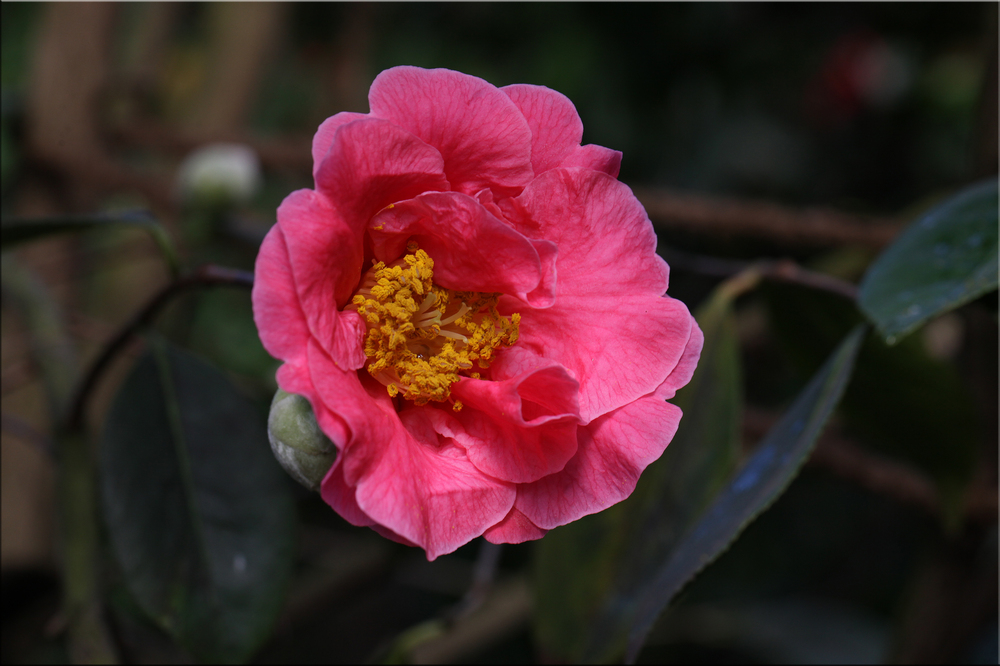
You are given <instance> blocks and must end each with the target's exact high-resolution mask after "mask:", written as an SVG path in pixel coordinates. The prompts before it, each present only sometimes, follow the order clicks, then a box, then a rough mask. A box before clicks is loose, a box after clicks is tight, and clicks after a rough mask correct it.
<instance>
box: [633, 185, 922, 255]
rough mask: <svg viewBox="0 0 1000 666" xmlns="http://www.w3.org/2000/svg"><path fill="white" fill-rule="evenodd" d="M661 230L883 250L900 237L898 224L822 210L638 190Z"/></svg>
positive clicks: (637, 193)
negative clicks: (897, 236) (861, 246)
mask: <svg viewBox="0 0 1000 666" xmlns="http://www.w3.org/2000/svg"><path fill="white" fill-rule="evenodd" d="M635 194H636V197H638V199H639V201H641V202H642V205H643V206H644V207H645V208H646V212H647V213H648V214H649V217H650V219H651V220H652V221H653V224H654V226H656V227H658V228H670V229H683V230H685V231H690V232H695V233H702V234H705V233H707V234H713V235H720V234H733V235H743V236H756V237H760V238H768V239H771V240H775V241H779V242H782V243H794V244H802V245H819V246H830V245H863V246H866V247H872V248H876V249H879V248H882V247H885V246H886V245H888V244H889V243H890V242H892V239H893V238H895V237H896V235H897V234H898V233H899V232H900V231H901V229H902V226H901V225H900V224H899V222H898V221H897V220H892V219H885V218H876V217H862V216H855V215H850V214H848V213H842V212H840V211H835V210H829V209H822V208H799V209H796V208H790V207H788V206H780V205H777V204H773V203H768V202H763V201H742V200H737V199H721V198H716V197H707V196H698V195H692V194H681V193H677V192H669V191H664V190H654V189H644V188H637V189H636V190H635Z"/></svg>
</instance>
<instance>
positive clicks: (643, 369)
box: [501, 169, 694, 423]
mask: <svg viewBox="0 0 1000 666" xmlns="http://www.w3.org/2000/svg"><path fill="white" fill-rule="evenodd" d="M507 208H508V212H509V213H510V215H511V217H512V218H514V219H515V223H516V226H517V228H519V229H522V230H524V232H525V233H529V234H530V235H532V237H536V238H544V239H546V240H551V241H553V242H555V243H556V245H557V246H558V247H559V256H558V259H557V261H556V270H557V274H558V279H557V294H556V302H555V305H553V306H552V307H551V308H549V309H547V310H538V309H525V308H522V310H521V342H520V343H519V344H522V345H524V346H526V347H528V348H529V349H531V350H533V351H535V352H536V353H538V354H539V355H540V356H544V357H545V358H550V359H552V360H554V361H556V362H557V363H560V364H562V365H563V366H565V367H566V368H567V369H569V370H570V372H572V373H573V375H574V376H575V377H576V379H577V381H579V382H580V416H581V418H582V419H583V420H584V421H583V422H584V423H588V422H589V421H590V420H592V419H594V418H596V417H597V416H600V415H601V414H605V413H607V412H609V411H611V410H613V409H616V408H618V407H621V406H622V405H625V404H628V403H629V402H632V401H633V400H636V399H637V398H640V397H642V396H645V395H649V394H650V393H652V392H653V391H654V390H655V389H656V388H657V387H658V386H660V385H661V384H662V383H663V381H664V379H666V378H667V376H668V375H669V374H670V373H671V372H672V371H673V370H674V367H675V366H676V365H677V363H678V361H679V360H680V358H681V355H682V353H683V352H684V349H685V347H686V344H687V341H688V338H689V337H690V335H691V333H690V331H691V326H692V325H693V321H694V319H693V317H691V315H690V313H689V312H688V310H687V307H686V306H685V305H684V304H683V303H681V302H680V301H677V300H674V299H672V298H668V297H663V296H661V295H662V294H663V292H664V291H665V290H666V287H667V266H666V264H665V263H664V262H663V260H662V259H660V258H659V257H658V256H656V253H655V249H656V235H655V234H654V233H653V228H652V225H651V224H650V222H649V219H648V218H647V217H646V214H645V211H644V210H643V208H642V206H641V205H640V204H639V202H638V200H636V198H635V197H634V196H633V195H632V193H631V191H630V190H629V189H628V188H627V187H626V186H625V185H623V184H621V183H619V182H618V181H616V180H614V179H612V178H610V177H608V176H606V175H604V174H599V173H597V172H594V171H587V170H583V169H554V170H552V171H548V172H546V173H544V174H542V175H541V176H539V177H538V178H537V179H536V180H535V181H534V182H532V184H531V185H530V186H528V187H527V188H526V189H525V191H524V193H523V194H522V195H521V196H520V197H518V198H517V199H516V200H515V201H514V202H513V203H512V204H509V205H508V206H507ZM531 227H534V230H533V231H532V230H531ZM501 305H502V306H503V307H502V308H501V310H502V311H505V312H508V311H510V310H512V309H513V310H516V309H517V308H516V304H515V303H512V302H510V301H507V300H504V301H502V302H501Z"/></svg>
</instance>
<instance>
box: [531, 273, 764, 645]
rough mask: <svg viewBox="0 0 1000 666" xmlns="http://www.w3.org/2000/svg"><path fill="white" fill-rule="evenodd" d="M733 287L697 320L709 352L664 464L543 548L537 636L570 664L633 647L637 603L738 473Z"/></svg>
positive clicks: (680, 398)
mask: <svg viewBox="0 0 1000 666" xmlns="http://www.w3.org/2000/svg"><path fill="white" fill-rule="evenodd" d="M735 286H736V288H733V287H734V283H726V285H725V286H724V287H723V288H720V289H718V290H717V291H716V292H715V294H714V295H713V297H712V298H711V299H710V300H709V302H708V303H707V304H705V305H704V306H703V307H702V308H701V309H700V310H699V311H698V313H697V319H698V322H699V325H700V326H701V328H702V330H703V332H704V333H705V346H704V349H703V351H702V355H701V360H700V362H699V364H698V370H697V372H695V374H694V377H693V378H692V380H691V382H690V383H689V384H688V385H687V386H686V387H684V388H683V389H681V391H679V392H678V394H677V396H676V398H675V400H674V402H675V403H676V404H677V405H678V406H680V407H681V409H682V410H683V411H684V416H683V417H682V419H681V424H680V428H679V429H678V431H677V434H676V435H675V436H674V439H673V441H672V442H671V443H670V446H668V447H667V450H666V452H665V453H664V454H663V456H662V457H661V458H660V459H659V460H657V461H656V462H654V463H653V464H651V465H650V466H649V467H648V468H647V469H646V470H645V472H643V475H642V477H640V479H639V483H638V484H637V486H636V490H635V492H634V493H633V494H632V495H631V496H630V497H629V498H628V499H627V500H625V501H623V502H621V503H620V504H618V505H616V506H613V507H611V508H610V509H608V510H606V511H603V512H601V513H598V514H595V515H592V516H587V517H585V518H583V519H581V520H578V521H576V522H575V523H571V524H569V525H566V526H564V527H560V528H559V529H557V530H555V531H554V532H553V533H551V534H549V535H548V536H546V537H545V539H543V540H542V541H541V543H540V544H539V552H538V559H537V571H536V573H537V577H536V578H537V583H536V605H537V610H538V612H537V613H536V623H537V624H536V629H537V633H538V637H539V640H540V642H541V644H542V647H543V649H544V650H545V651H546V652H547V653H549V654H550V655H552V656H553V657H554V658H557V659H561V660H565V661H570V662H573V661H579V660H581V659H586V660H587V661H608V660H612V659H615V658H616V657H619V656H620V655H621V653H622V652H623V650H624V647H625V638H626V636H627V634H628V629H629V620H630V618H631V613H632V612H633V610H634V605H635V599H636V598H637V597H638V595H639V594H640V593H641V591H642V589H643V587H644V585H645V583H646V582H647V580H648V578H649V577H650V576H652V575H653V573H655V571H656V569H657V567H658V566H659V565H660V564H661V563H662V562H663V560H664V558H665V557H666V556H667V555H668V554H669V553H670V552H671V550H672V549H673V548H674V547H675V546H676V544H677V541H678V540H679V539H680V537H681V536H682V535H683V534H684V532H685V531H686V530H687V528H688V527H689V526H690V525H691V523H693V521H694V520H695V519H696V518H697V516H698V514H699V513H700V512H701V511H702V510H703V509H704V507H705V506H706V505H707V503H708V502H709V501H710V500H711V498H712V497H713V496H714V494H715V493H716V492H717V491H718V489H719V487H720V485H721V484H722V483H723V482H724V481H725V479H726V478H727V477H728V476H729V474H730V473H731V471H732V469H733V467H734V465H735V462H736V457H737V454H738V448H739V437H740V409H741V404H742V398H741V390H740V387H741V384H742V382H741V378H740V366H739V351H738V349H737V342H736V332H735V324H734V321H733V314H732V301H733V299H734V298H735V297H736V296H737V295H738V294H739V293H741V291H742V288H744V287H746V286H749V285H743V284H736V285H735Z"/></svg>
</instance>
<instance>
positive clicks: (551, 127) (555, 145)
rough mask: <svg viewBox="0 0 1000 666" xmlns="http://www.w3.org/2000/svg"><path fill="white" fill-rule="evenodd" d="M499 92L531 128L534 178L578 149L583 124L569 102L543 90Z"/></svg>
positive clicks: (521, 87) (518, 88) (508, 88)
mask: <svg viewBox="0 0 1000 666" xmlns="http://www.w3.org/2000/svg"><path fill="white" fill-rule="evenodd" d="M501 90H502V91H504V92H505V93H507V95H508V96H509V97H510V98H511V100H513V102H514V104H516V105H517V108H518V109H520V110H521V113H522V114H524V118H525V120H527V121H528V127H529V128H531V168H532V169H533V170H534V172H535V176H538V174H540V173H542V172H545V171H548V170H549V169H553V168H555V167H557V166H559V165H560V164H561V163H562V161H563V160H564V159H566V157H567V156H568V155H569V154H570V153H571V152H573V150H574V149H575V148H579V146H580V139H582V138H583V121H582V120H580V115H579V114H578V113H577V112H576V107H575V106H573V102H571V101H569V98H568V97H566V95H563V94H562V93H559V92H556V91H555V90H552V89H550V88H546V87H545V86H532V85H527V84H517V85H513V86H505V87H503V88H501Z"/></svg>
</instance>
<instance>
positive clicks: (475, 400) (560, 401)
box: [451, 348, 579, 483]
mask: <svg viewBox="0 0 1000 666" xmlns="http://www.w3.org/2000/svg"><path fill="white" fill-rule="evenodd" d="M516 351H520V350H516V348H515V349H508V350H505V351H504V352H503V353H502V356H507V355H510V354H513V353H516ZM525 354H527V352H525ZM536 365H537V366H538V367H535V368H533V369H530V370H526V371H524V372H521V373H519V374H518V375H516V376H513V377H510V378H507V379H502V380H500V381H485V380H477V379H468V378H464V379H462V380H461V381H460V382H458V383H457V384H455V385H454V386H453V387H452V391H451V394H452V396H453V397H454V398H455V399H457V400H461V401H462V402H463V403H464V405H465V408H464V409H462V411H460V412H458V413H457V414H456V415H455V419H456V420H457V421H458V422H459V423H460V424H461V425H462V429H461V430H458V431H457V432H455V433H454V434H453V438H454V440H455V442H456V443H458V444H459V445H460V446H461V447H462V448H464V449H465V452H466V454H467V455H468V457H469V460H471V461H472V464H473V465H475V466H476V467H477V468H478V469H480V470H482V471H483V472H484V473H486V474H489V475H490V476H494V477H496V478H498V479H502V480H504V481H509V482H511V483H530V482H532V481H537V480H538V479H540V478H542V477H543V476H548V475H549V474H552V473H554V472H558V471H559V470H561V469H562V468H563V467H564V466H565V465H566V462H567V461H568V460H569V459H570V458H572V457H573V455H574V454H575V453H576V449H577V437H576V429H577V423H579V419H578V417H577V414H578V413H579V406H578V404H577V399H576V394H577V389H578V386H579V385H578V384H577V383H576V380H574V379H573V378H572V377H570V376H569V374H568V373H567V372H566V370H565V368H562V367H560V366H558V365H555V364H553V363H552V362H551V361H546V360H545V359H539V360H538V362H537V363H536Z"/></svg>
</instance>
